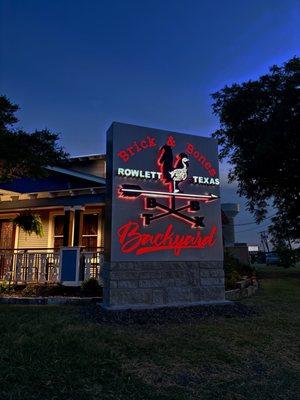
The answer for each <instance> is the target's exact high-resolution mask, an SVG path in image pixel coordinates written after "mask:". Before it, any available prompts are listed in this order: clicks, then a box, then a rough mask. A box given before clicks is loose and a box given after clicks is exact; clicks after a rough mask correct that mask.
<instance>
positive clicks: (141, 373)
mask: <svg viewBox="0 0 300 400" xmlns="http://www.w3.org/2000/svg"><path fill="white" fill-rule="evenodd" d="M258 270H259V272H258V273H259V274H260V275H261V276H263V280H262V288H261V289H260V291H259V292H258V294H257V295H256V296H255V297H253V298H251V299H247V300H245V301H244V303H245V304H249V305H256V306H257V307H258V310H259V313H258V314H257V315H255V316H252V317H246V318H216V319H207V320H204V321H200V322H199V323H193V324H189V323H185V324H181V325H177V324H174V323H173V324H171V323H170V324H166V325H164V326H151V327H145V326H128V327H120V326H118V327H116V326H100V325H97V324H95V323H93V322H90V321H87V320H84V319H83V317H82V313H81V312H80V308H76V307H70V306H12V305H9V306H1V307H0V326H1V329H0V339H1V340H0V399H1V400H6V399H13V400H19V399H22V400H23V399H24V400H30V399H38V400H48V399H52V400H54V399H60V400H66V399H70V400H71V399H72V400H76V399H86V400H90V399H97V400H98V399H114V400H118V399H134V400H138V399H147V400H148V399H149V400H151V399H161V400H163V399H165V400H171V399H172V400H177V399H178V400H179V399H180V400H181V399H182V400H187V399H199V400H202V399H203V400H205V399H213V400H215V399H216V400H219V399H220V400H223V399H224V400H229V399H236V400H242V399H251V400H260V399H261V400H267V399H270V400H271V399H272V400H275V399H291V400H296V399H299V398H300V397H299V396H300V368H299V337H300V329H299V328H300V323H299V313H300V268H294V269H289V270H281V269H280V268H278V267H259V268H258Z"/></svg>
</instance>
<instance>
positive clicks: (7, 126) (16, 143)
mask: <svg viewBox="0 0 300 400" xmlns="http://www.w3.org/2000/svg"><path fill="white" fill-rule="evenodd" d="M18 109H19V106H18V105H16V104H12V103H11V102H10V101H9V100H8V98H7V97H6V96H0V182H1V181H9V180H11V179H13V178H21V177H33V178H38V177H41V176H43V175H45V170H44V168H43V167H45V166H46V165H55V164H57V163H59V162H60V161H62V160H64V159H65V158H66V156H67V154H66V153H65V152H64V150H63V148H62V147H60V146H59V145H58V138H59V136H58V135H57V134H55V133H51V132H50V131H49V130H48V129H43V130H36V131H35V132H33V133H27V132H25V131H23V130H22V129H14V128H13V125H14V124H15V123H17V122H18V119H17V118H16V116H15V112H16V111H18Z"/></svg>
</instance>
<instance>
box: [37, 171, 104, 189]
mask: <svg viewBox="0 0 300 400" xmlns="http://www.w3.org/2000/svg"><path fill="white" fill-rule="evenodd" d="M45 169H47V170H48V171H53V172H58V173H60V174H65V175H70V176H73V177H75V178H79V179H85V180H86V181H91V182H96V183H100V185H105V184H106V181H105V178H101V177H99V176H95V175H91V174H87V173H86V172H79V171H75V170H73V169H69V168H63V167H50V166H48V167H46V168H45Z"/></svg>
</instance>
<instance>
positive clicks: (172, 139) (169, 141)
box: [167, 136, 176, 147]
mask: <svg viewBox="0 0 300 400" xmlns="http://www.w3.org/2000/svg"><path fill="white" fill-rule="evenodd" d="M167 145H168V146H170V147H175V145H176V142H175V139H174V138H173V136H169V137H168V140H167Z"/></svg>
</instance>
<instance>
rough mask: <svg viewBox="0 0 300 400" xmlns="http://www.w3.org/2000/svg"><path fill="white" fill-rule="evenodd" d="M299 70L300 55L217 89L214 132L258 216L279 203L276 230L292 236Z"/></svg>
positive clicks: (297, 230) (296, 227) (297, 224)
mask: <svg viewBox="0 0 300 400" xmlns="http://www.w3.org/2000/svg"><path fill="white" fill-rule="evenodd" d="M299 71H300V58H298V57H294V58H292V59H291V60H289V61H288V62H287V63H285V64H284V65H283V66H282V67H278V66H276V65H275V66H273V67H272V68H270V71H269V73H268V74H267V75H264V76H261V77H260V78H259V79H258V80H256V81H248V82H245V83H242V84H233V85H232V86H230V87H229V86H225V87H224V88H223V89H222V90H220V91H219V92H217V93H214V94H213V95H212V97H213V100H214V103H213V112H214V114H215V115H217V116H218V117H219V119H220V129H219V130H217V131H216V132H214V134H213V136H214V137H215V138H217V139H218V141H219V145H220V146H221V158H222V159H224V158H226V159H228V161H229V162H230V164H231V165H232V169H231V171H230V174H229V181H235V180H236V181H237V182H238V192H239V194H240V195H243V196H246V198H247V199H248V208H249V210H250V211H251V212H252V213H253V214H254V215H255V217H256V219H257V222H261V221H262V220H263V219H264V218H265V216H266V213H267V205H268V204H273V206H274V207H275V209H276V210H278V212H277V214H276V216H275V217H274V218H273V219H272V226H271V233H272V236H273V237H274V238H275V240H277V239H278V238H280V239H281V240H285V241H287V242H288V241H294V242H296V241H297V239H299V237H300V219H299V208H300V204H299V202H300V198H299V193H300V179H299V171H300V165H299V140H300V139H299V138H300V135H299V128H300V121H299V104H300V103H299V93H300V89H299V86H300V85H299V84H300V82H299Z"/></svg>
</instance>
